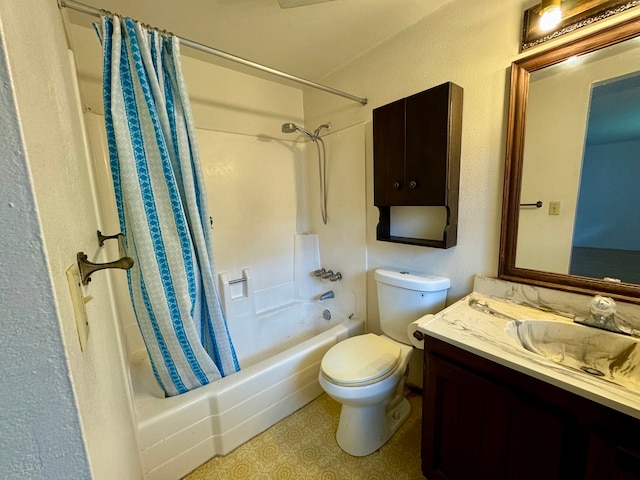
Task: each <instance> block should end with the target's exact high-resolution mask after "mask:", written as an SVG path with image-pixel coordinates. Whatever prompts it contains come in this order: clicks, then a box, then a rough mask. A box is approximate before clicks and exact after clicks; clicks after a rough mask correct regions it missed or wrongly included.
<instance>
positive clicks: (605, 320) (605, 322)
mask: <svg viewBox="0 0 640 480" xmlns="http://www.w3.org/2000/svg"><path fill="white" fill-rule="evenodd" d="M615 315H616V302H614V301H613V298H610V297H602V296H600V295H596V296H595V297H593V298H592V299H591V303H590V305H589V315H588V316H587V317H586V318H581V317H580V318H579V317H576V318H575V320H574V321H575V322H576V323H581V324H583V325H588V326H590V327H595V328H600V329H602V330H608V331H610V332H615V333H622V334H625V335H629V334H630V333H629V332H627V331H626V330H625V329H624V328H622V327H621V326H620V325H618V323H617V322H616V319H615Z"/></svg>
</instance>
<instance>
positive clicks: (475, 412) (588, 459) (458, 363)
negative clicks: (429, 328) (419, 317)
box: [422, 337, 640, 480]
mask: <svg viewBox="0 0 640 480" xmlns="http://www.w3.org/2000/svg"><path fill="white" fill-rule="evenodd" d="M424 371H425V378H424V399H423V431H422V468H423V473H424V475H425V477H427V478H428V479H429V480H437V479H440V480H470V479H473V480H499V479H503V480H528V479H531V480H540V479H545V480H554V479H557V480H578V479H579V480H631V479H634V480H640V449H639V447H640V421H638V420H637V419H635V418H632V417H630V416H628V415H625V414H622V413H620V412H617V411H615V410H612V409H610V408H608V407H605V406H602V405H600V404H598V403H596V402H593V401H591V400H588V399H585V398H583V397H581V396H579V395H575V394H572V393H570V392H568V391H566V390H563V389H561V388H558V387H555V386H552V385H550V384H547V383H545V382H542V381H540V380H538V379H535V378H533V377H529V376H528V375H525V374H522V373H519V372H516V371H515V370H511V369H509V368H507V367H504V366H502V365H499V364H497V363H494V362H491V361H489V360H486V359H484V358H482V357H479V356H477V355H474V354H471V353H469V352H466V351H464V350H462V349H459V348H457V347H454V346H452V345H449V344H447V343H445V342H442V341H440V340H436V339H433V338H430V337H427V339H426V340H425V370H424Z"/></svg>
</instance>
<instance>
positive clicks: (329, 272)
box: [320, 270, 333, 280]
mask: <svg viewBox="0 0 640 480" xmlns="http://www.w3.org/2000/svg"><path fill="white" fill-rule="evenodd" d="M320 276H321V277H322V278H324V279H325V280H326V279H327V278H331V277H332V276H333V270H327V271H325V272H324V273H323V274H322V275H320Z"/></svg>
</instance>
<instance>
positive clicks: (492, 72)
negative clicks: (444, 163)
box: [305, 0, 623, 331]
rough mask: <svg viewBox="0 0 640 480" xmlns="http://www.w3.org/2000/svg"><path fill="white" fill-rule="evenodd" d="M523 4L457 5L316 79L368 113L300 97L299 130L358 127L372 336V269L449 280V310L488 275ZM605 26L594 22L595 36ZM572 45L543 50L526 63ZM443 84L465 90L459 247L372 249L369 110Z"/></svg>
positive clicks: (315, 96)
mask: <svg viewBox="0 0 640 480" xmlns="http://www.w3.org/2000/svg"><path fill="white" fill-rule="evenodd" d="M530 5H531V2H528V1H525V0H522V1H515V2H505V1H502V0H485V1H482V2H478V1H475V0H456V1H454V2H451V3H450V4H448V5H446V6H444V7H443V8H441V9H439V10H437V11H436V12H434V13H433V14H431V15H429V16H428V17H426V18H424V19H422V20H420V21H419V22H417V23H416V24H415V25H414V26H413V27H411V28H409V29H407V30H405V31H403V32H401V33H399V34H398V35H397V36H395V37H394V38H392V39H390V40H389V41H387V42H385V43H383V44H382V45H379V46H377V47H374V48H372V50H371V51H369V52H368V53H366V54H364V55H362V56H361V57H359V58H357V59H355V60H354V61H353V62H352V63H351V64H349V65H347V66H345V67H344V68H342V69H341V70H339V71H337V72H334V73H332V74H330V75H328V76H327V77H325V78H323V79H321V80H322V82H323V83H325V84H327V85H331V86H332V87H335V88H338V89H341V90H344V91H347V92H349V93H353V94H355V95H358V96H365V97H367V98H368V99H369V104H368V105H366V106H364V107H363V106H361V105H359V104H357V103H355V102H349V101H347V100H344V99H339V98H334V97H332V96H330V95H326V94H323V93H320V92H309V93H308V94H306V95H305V116H306V119H307V123H310V124H314V123H316V122H318V121H323V122H325V121H331V122H332V123H333V126H334V130H337V129H341V128H344V127H345V126H347V125H353V124H355V123H359V122H365V125H366V128H365V130H366V132H367V138H366V144H365V150H366V178H365V180H364V181H365V182H366V191H367V204H366V207H367V227H366V228H367V262H368V265H367V271H368V276H367V278H368V286H367V294H368V295H367V302H368V303H367V317H368V320H369V328H370V329H371V330H373V331H376V330H377V328H378V320H377V317H378V314H377V311H378V308H377V295H376V285H375V281H374V279H373V270H374V269H375V268H377V267H379V266H382V265H393V266H398V267H402V268H407V269H411V268H413V269H416V270H422V271H426V272H432V273H435V274H438V275H443V276H446V277H449V278H450V279H451V289H450V291H449V300H448V303H451V302H453V301H455V300H457V299H459V298H460V297H461V296H463V295H465V294H466V293H468V292H469V291H471V289H472V279H473V275H474V274H476V273H481V274H486V275H495V274H496V273H497V269H498V249H499V234H500V220H501V211H502V182H503V172H504V167H503V165H504V155H505V143H506V137H505V135H506V123H507V106H508V87H509V67H510V65H511V62H512V61H514V60H516V59H518V58H521V57H523V56H525V55H521V54H520V53H519V51H518V50H519V42H520V27H521V25H522V15H523V11H524V8H525V7H529V6H530ZM622 18H623V16H620V17H616V18H615V19H612V21H619V20H621V19H622ZM607 24H608V23H607V22H600V23H599V25H598V26H597V28H601V27H602V26H605V25H607ZM588 31H593V29H592V30H589V29H582V30H581V31H579V32H578V33H577V34H574V35H573V37H575V36H580V35H583V34H585V33H587V32H588ZM571 38H572V36H571V35H567V36H565V37H562V38H561V40H560V41H555V42H548V43H547V44H545V45H544V46H543V47H539V48H537V49H531V50H529V51H527V52H526V55H529V54H532V53H534V52H536V51H540V50H544V49H546V48H549V47H551V46H553V45H554V44H558V43H563V42H566V41H568V40H570V39H571ZM446 81H452V82H454V83H456V84H458V85H460V86H461V87H463V88H464V106H463V122H462V158H461V173H460V204H459V230H458V245H457V246H455V247H453V248H451V249H448V250H438V249H433V248H424V247H418V246H411V245H398V244H392V243H386V242H378V241H376V238H375V231H376V225H377V223H378V209H377V208H375V207H374V206H373V139H372V126H371V110H372V109H373V108H375V107H378V106H380V105H384V104H386V103H389V102H391V101H393V100H396V99H398V98H402V97H405V96H407V95H410V94H413V93H416V92H419V91H422V90H425V89H427V88H430V87H433V86H436V85H439V84H441V83H444V82H446ZM335 248H339V246H338V245H335Z"/></svg>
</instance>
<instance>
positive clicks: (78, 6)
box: [58, 0, 368, 105]
mask: <svg viewBox="0 0 640 480" xmlns="http://www.w3.org/2000/svg"><path fill="white" fill-rule="evenodd" d="M58 5H59V6H60V7H61V8H70V9H72V10H76V11H78V12H81V13H86V14H87V15H92V16H94V17H100V16H101V15H107V16H109V17H113V16H114V15H117V14H113V13H111V12H108V11H106V10H100V9H98V8H95V7H92V6H90V5H85V4H84V3H80V2H76V1H74V0H58ZM118 16H119V15H118ZM151 28H153V27H151ZM156 30H159V29H156ZM178 39H179V40H180V43H181V44H182V45H186V46H187V47H191V48H194V49H196V50H200V51H201V52H205V53H209V54H211V55H215V56H216V57H220V58H224V59H226V60H231V61H232V62H236V63H240V64H242V65H245V66H247V67H251V68H255V69H256V70H260V71H262V72H266V73H270V74H271V75H275V76H277V77H281V78H285V79H287V80H291V81H293V82H296V83H301V84H303V85H306V86H307V87H312V88H315V89H318V90H322V91H324V92H327V93H331V94H333V95H338V96H340V97H344V98H348V99H349V100H353V101H354V102H358V103H361V104H362V105H366V104H367V101H368V100H367V99H366V98H362V97H357V96H355V95H351V94H350V93H346V92H342V91H340V90H336V89H335V88H331V87H327V86H325V85H321V84H319V83H315V82H311V81H309V80H305V79H304V78H300V77H296V76H295V75H290V74H288V73H285V72H281V71H280V70H276V69H275V68H271V67H267V66H265V65H261V64H259V63H256V62H252V61H251V60H246V59H244V58H242V57H236V56H235V55H231V54H230V53H226V52H223V51H222V50H216V49H215V48H211V47H208V46H207V45H203V44H202V43H198V42H194V41H193V40H189V39H187V38H183V37H178Z"/></svg>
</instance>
